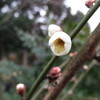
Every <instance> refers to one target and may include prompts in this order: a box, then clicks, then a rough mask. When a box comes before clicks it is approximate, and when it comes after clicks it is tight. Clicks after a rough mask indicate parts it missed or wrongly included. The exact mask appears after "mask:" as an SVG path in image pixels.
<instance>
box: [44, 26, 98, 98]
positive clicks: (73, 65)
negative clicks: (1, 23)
mask: <svg viewBox="0 0 100 100" xmlns="http://www.w3.org/2000/svg"><path fill="white" fill-rule="evenodd" d="M99 43H100V24H99V25H98V26H97V28H96V29H95V30H94V32H93V34H92V35H91V36H90V38H89V39H88V40H87V41H86V43H85V45H84V46H83V47H82V49H81V50H80V51H79V53H78V55H77V56H75V57H74V58H73V59H72V61H71V62H69V64H68V69H65V71H64V72H63V74H62V76H61V77H60V78H59V85H57V86H56V87H54V88H53V89H52V90H51V91H50V92H49V93H48V94H47V95H46V96H45V98H44V99H43V100H55V99H56V98H57V96H58V95H59V94H60V92H61V90H63V88H64V87H65V85H66V84H68V82H69V81H70V79H71V78H72V77H73V76H74V75H75V74H76V72H77V71H78V70H79V69H80V68H81V67H82V66H83V64H84V63H86V62H87V61H89V60H91V59H93V57H94V55H95V52H96V48H97V46H98V45H99Z"/></svg>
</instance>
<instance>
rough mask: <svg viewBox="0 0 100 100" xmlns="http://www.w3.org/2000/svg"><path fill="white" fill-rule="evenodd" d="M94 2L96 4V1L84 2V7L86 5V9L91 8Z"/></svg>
mask: <svg viewBox="0 0 100 100" xmlns="http://www.w3.org/2000/svg"><path fill="white" fill-rule="evenodd" d="M95 2H96V0H87V1H86V2H85V5H86V6H87V7H88V8H91V7H92V6H93V4H94V3H95Z"/></svg>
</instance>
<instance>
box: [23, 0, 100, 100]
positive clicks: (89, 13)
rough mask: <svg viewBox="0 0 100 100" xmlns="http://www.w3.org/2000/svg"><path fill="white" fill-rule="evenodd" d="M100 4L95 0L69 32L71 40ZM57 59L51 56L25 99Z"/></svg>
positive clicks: (28, 98)
mask: <svg viewBox="0 0 100 100" xmlns="http://www.w3.org/2000/svg"><path fill="white" fill-rule="evenodd" d="M99 6H100V0H98V1H97V3H96V4H95V5H94V7H93V8H92V9H90V10H89V12H88V13H87V14H86V15H85V17H84V18H83V19H82V21H81V22H80V23H79V25H78V26H77V27H76V28H75V29H74V30H73V32H72V34H71V39H72V40H73V39H74V38H75V36H76V35H77V34H78V32H79V31H80V30H81V29H82V28H83V26H84V25H85V24H86V23H87V21H88V20H89V19H90V17H91V16H92V15H93V14H94V12H95V11H96V10H97V9H98V8H99ZM57 59H58V56H53V57H52V58H51V60H50V61H49V62H48V64H47V65H46V66H45V68H44V70H43V71H42V72H41V73H40V75H39V77H38V78H37V80H36V81H35V83H34V84H33V85H32V87H31V89H30V90H29V92H28V95H27V96H26V98H25V100H30V98H31V97H32V95H33V93H34V92H35V91H36V89H37V88H38V86H39V85H40V83H41V82H42V81H43V79H44V77H45V76H46V74H47V73H48V72H49V70H50V69H51V68H52V65H53V64H54V62H55V61H56V60H57Z"/></svg>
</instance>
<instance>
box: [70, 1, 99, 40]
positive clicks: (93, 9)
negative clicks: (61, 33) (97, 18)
mask: <svg viewBox="0 0 100 100" xmlns="http://www.w3.org/2000/svg"><path fill="white" fill-rule="evenodd" d="M99 7H100V0H98V1H97V2H96V4H95V5H94V6H93V7H92V8H91V9H90V10H89V11H88V12H87V14H86V15H85V16H84V18H83V19H82V21H81V22H80V23H79V24H78V26H77V27H76V28H75V29H74V30H73V32H72V33H71V39H73V38H74V37H75V36H76V35H77V34H78V32H79V31H80V30H81V29H82V28H83V26H84V25H85V24H86V23H87V21H88V20H89V19H90V17H91V16H92V15H93V14H94V12H95V11H96V10H97V9H98V8H99Z"/></svg>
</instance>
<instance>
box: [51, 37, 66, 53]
mask: <svg viewBox="0 0 100 100" xmlns="http://www.w3.org/2000/svg"><path fill="white" fill-rule="evenodd" d="M64 43H65V42H64V41H63V40H62V39H60V38H58V39H56V40H55V41H54V42H53V44H54V47H55V51H56V52H57V53H61V52H63V51H64V50H65V48H64Z"/></svg>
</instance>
